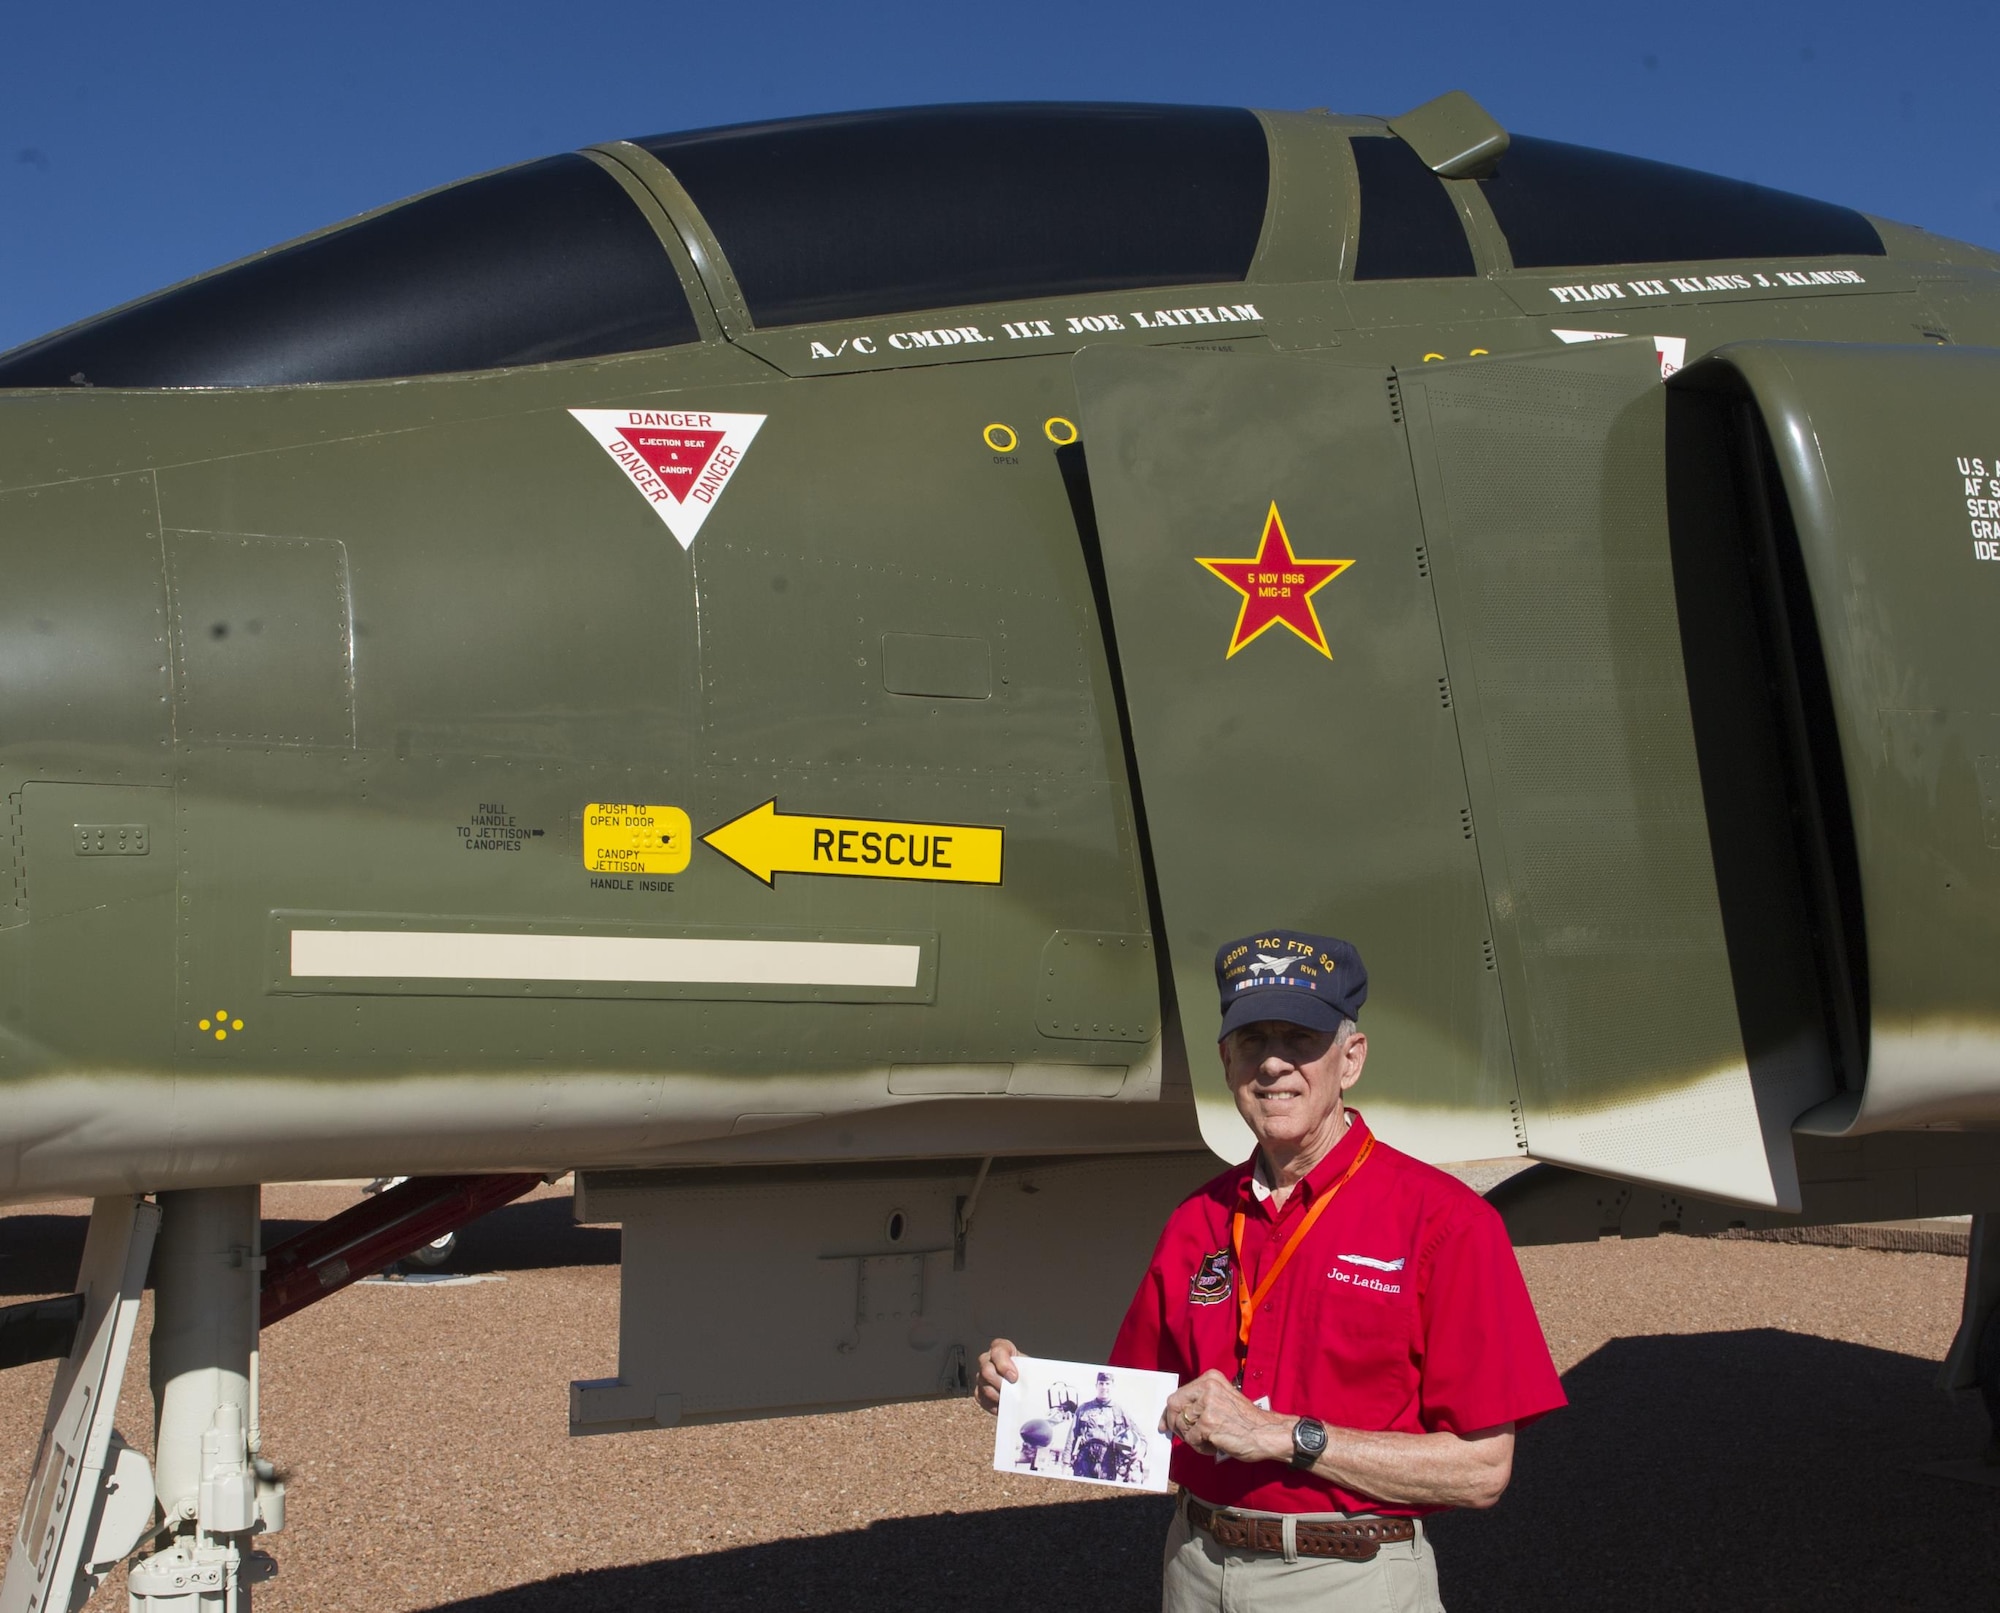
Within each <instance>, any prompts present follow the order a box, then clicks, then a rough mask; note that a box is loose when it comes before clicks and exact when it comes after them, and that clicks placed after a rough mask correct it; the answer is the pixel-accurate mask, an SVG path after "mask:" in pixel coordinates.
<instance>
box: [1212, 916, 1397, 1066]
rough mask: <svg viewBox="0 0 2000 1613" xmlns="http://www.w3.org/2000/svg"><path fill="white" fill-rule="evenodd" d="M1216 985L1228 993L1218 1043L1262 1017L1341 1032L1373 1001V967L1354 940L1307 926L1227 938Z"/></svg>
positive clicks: (1218, 954) (1219, 958)
mask: <svg viewBox="0 0 2000 1613" xmlns="http://www.w3.org/2000/svg"><path fill="white" fill-rule="evenodd" d="M1215 985H1216V989H1217V990H1218V991H1220V992H1221V993H1222V1029H1221V1030H1219V1031H1217V1032H1216V1033H1215V1039H1216V1040H1217V1041H1218V1042H1219V1041H1221V1040H1222V1038H1223V1037H1225V1036H1227V1035H1228V1034H1229V1033H1230V1032H1231V1031H1233V1030H1235V1029H1236V1027H1237V1026H1238V1025H1249V1024H1254V1023H1255V1022H1256V1021H1257V1020H1260V1019H1282V1020H1284V1021H1286V1022H1287V1023H1288V1024H1292V1025H1304V1026H1306V1027H1307V1028H1308V1029H1311V1030H1316V1031H1337V1030H1339V1029H1340V1022H1341V1021H1342V1020H1343V1019H1359V1018H1360V1017H1361V1005H1362V1004H1363V1003H1365V1002H1366V1001H1367V1000H1368V971H1367V969H1365V968H1364V967H1363V966H1362V963H1361V954H1360V953H1359V952H1356V951H1355V950H1354V943H1353V942H1351V941H1342V940H1340V939H1339V938H1338V937H1337V936H1331V935H1307V934H1306V933H1305V932H1304V931H1303V930H1260V931H1259V932H1258V933H1257V934H1255V935H1246V936H1244V937H1243V938H1242V939H1241V940H1238V941H1225V942H1224V943H1223V944H1222V946H1221V948H1220V949H1219V950H1218V951H1217V952H1216V954H1215Z"/></svg>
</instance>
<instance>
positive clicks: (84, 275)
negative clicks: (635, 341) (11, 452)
mask: <svg viewBox="0 0 2000 1613" xmlns="http://www.w3.org/2000/svg"><path fill="white" fill-rule="evenodd" d="M1997 47H2000V5H1996V4H1995V3H1994V0H1905V3H1903V4H1900V5H1891V4H1888V3H1886V0H1877V3H1874V4H1860V3H1855V0H1829V3H1826V4H1820V5H1805V4H1794V3H1783V4H1769V5H1760V4H1757V3H1755V0H1733V3H1727V4H1718V3H1716V0H1693V3H1688V0H1683V3H1679V4H1670V3H1665V0H1623V3H1605V0H1566V3H1562V4H1544V5H1536V6H1524V5H1518V4H1517V5H1516V6H1514V7H1511V8H1510V7H1505V6H1499V5H1493V4H1481V5H1472V4H1464V3H1461V0H1430V3H1423V4H1403V5H1396V4H1394V3H1393V0H1372V3H1370V4H1366V5H1357V4H1352V3H1347V0H1320V3H1318V4H1299V3H1291V0H1224V3H1220V4H1214V3H1211V4H1192V3H1186V0H1152V3H1146V4H1139V3H1132V0H1101V3H1099V4H1095V5H1079V4H1076V3H1075V0H1065V3H1058V4H1051V3H1046V0H1005V3H993V0H987V3H984V4H981V5H977V6H961V5H954V4H942V3H932V4H923V5H918V4H909V3H889V0H856V3H850V4H845V5H839V4H835V5H827V4H821V5H802V4H784V3H775V0H736V3H718V4H708V5H704V4H701V3H699V0H686V3H682V4H675V5H657V4H645V3H641V0H625V3H618V0H599V3H598V4H594V5H591V6H574V5H572V6H565V5H557V4H541V5H533V4H524V3H518V0H488V3H487V4H484V5H481V6H478V7H473V6H468V5H452V6H447V5H439V4H428V3H424V0H401V3H399V4H394V5H384V4H378V3H374V0H350V3H345V4H341V5H324V6H317V7H304V6H286V5H282V4H272V3H270V0H264V3H261V4H255V5H249V4H237V3H233V0H231V3H215V0H210V3H201V0H196V3H194V4H191V5H188V6H183V7H172V6H162V5H159V4H158V3H157V0H155V3H153V4H148V5H143V6H142V5H136V4H130V3H127V0H106V3H103V4H97V5H70V6H60V7H58V6H56V5H54V4H50V3H48V0H41V3H39V4H36V3H30V0H7V3H6V4H4V5H0V67H4V75H5V76H4V82H5V84H6V91H5V94H4V96H0V349H4V348H6V347H11V346H13V345H14V344H15V343H17V342H21V341H25V340H27V339H28V338H30V337H33V336H36V335H39V334H41V333H42V332H44V331H47V330H51V329H54V328H56V327H58V326H60V325H63V324H66V323H68V322H69V321H71V320H73V319H77V318H80V317H82V316H84V315H86V314H90V313H94V312H96V311H97V310H99V309H101V308H105V307H109V306H111V305H112V304H115V303H118V302H121V301H123V300H125V299H126V298H129V297H133V296H136V295H139V294H140V293H142V292H146V291H150V290H153V289H154V288H156V287H158V286H162V285H165V284H168V283H170V282H172V281H174V280H177V279H181V278H183V277H185V276H187V275H190V274H193V273H196V272H198V271H200V270H202V269H206V268H210V267H213V266H214V265H216V264H219V263H223V262H227V261H228V260H229V259H231V258H235V257H240V256H242V255H243V254H244V253H247V252H251V251H254V250H256V249H258V248H260V247H263V246H268V245H271V244H273V243H275V242H277V241H280V240H283V239H285V238H287V237H289V236H293V235H297V234H300V233H302V232H304V231H306V230H310V229H315V228H318V227H319V226H320V225H323V224H327V223H331V222H333V221H335V220H337V219H340V218H344V217H347V216H349V215H351V214H353V213H357V212H360V211H362V210H363V209H366V208H369V207H374V206H377V205H379V204H380V203H383V202H386V201H392V200H394V199H395V198H397V197H399V196H405V195H408V194H410V193H411V192H414V191H418V190H422V189H425V188H427V187H429V186H432V185H436V184H440V183H442V182H444V181H447V180H451V179H456V178H459V177H462V176H464V175H467V174H471V173H476V172H479V171H481V170H483V169H487V168H493V167H498V166H500V165H501V164H504V163H509V162H514V161H518V160H521V159H523V158H529V157H536V156H542V155H546V154H547V153H549V152H551V151H560V150H566V149H570V148H573V147H576V146H581V145H587V144H590V143H591V142H593V141H597V140H605V139H613V138H617V137H619V136H624V135H633V134H650V133H655V132H658V131H662V130H667V129H679V128H695V127H700V126H702V125H705V124H713V123H730V122H739V121H742V120H744V119H750V118H762V117H772V116H785V115H790V114H797V113H808V112H823V111H837V110H842V109H846V108H850V107H865V106H894V105H905V104H911V103H920V102H926V101H966V100H1002V99H1008V100H1011V99H1051V100H1062V99H1099V100H1156V101H1206V102H1218V103H1229V104H1239V105H1243V104H1247V105H1253V106H1269V107H1307V106H1328V107H1332V108H1334V109H1336V110H1340V111H1352V112H1379V113H1390V114H1393V113H1396V112H1400V111H1404V110H1407V109H1408V108H1409V107H1411V106H1414V105H1416V104H1417V103H1419V102H1421V101H1424V100H1427V99H1429V98H1430V97H1431V96H1433V95H1435V94H1438V93H1439V92H1441V91H1443V90H1446V89H1454V88H1458V89H1466V90H1470V91H1471V92H1472V93H1473V94H1474V95H1476V96H1478V97H1479V98H1480V99H1481V100H1482V101H1483V102H1485V104H1486V105H1487V106H1488V107H1489V108H1490V109H1491V110H1492V111H1493V112H1494V113H1495V114H1496V115H1497V116H1498V117H1499V118H1500V120H1501V121H1502V122H1503V123H1505V124H1506V125H1508V126H1509V127H1510V128H1515V129H1520V130H1523V131H1526V132H1529V133H1534V134H1542V135H1548V136H1552V137H1555V138H1557V139H1564V140H1575V141H1581V142H1583V143H1586V144H1592V145H1601V146H1606V147H1609V148H1612V149H1614V150H1619V151H1628V152H1635V153H1638V154H1640V155H1643V156H1649V157H1658V158H1662V159H1664V160H1667V161H1672V162H1680V163H1686V164H1689V165H1690V166H1693V167H1698V168H1708V169H1713V170H1715V171H1718V172H1722V173H1727V174H1732V175H1736V176H1738V177H1743V178H1749V179H1754V180H1756V181H1758V182H1760V183H1763V184H1770V185H1778V186H1782V187H1785V188H1787V189H1793V190H1798V191H1803V192H1805V193H1807V194H1810V195H1816V196H1823V197H1826V198H1828V199H1830V200H1835V201H1841V202H1846V203H1849V204H1851V205H1854V206H1857V207H1861V208H1863V209H1866V210H1867V211H1870V212H1874V213H1880V214H1884V215H1887V216H1889V217H1891V218H1897V219H1902V220H1905V221H1907V222H1910V223H1914V224H1920V225H1922V226H1923V227H1924V228H1926V229H1929V230H1934V231H1936V232H1938V233H1940V234H1945V235H1953V236H1957V237H1959V238H1960V239H1963V240H1969V241H1975V242H1978V243H1979V244H1981V245H1983V246H1992V247H2000V163H1996V158H2000V97H1996V96H1995V94H1994V90H1993V83H1994V78H1995V72H1996V65H2000V48H1997Z"/></svg>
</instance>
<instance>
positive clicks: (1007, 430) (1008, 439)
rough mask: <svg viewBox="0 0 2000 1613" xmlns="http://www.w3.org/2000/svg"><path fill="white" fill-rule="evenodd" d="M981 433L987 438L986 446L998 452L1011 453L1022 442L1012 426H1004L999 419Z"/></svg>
mask: <svg viewBox="0 0 2000 1613" xmlns="http://www.w3.org/2000/svg"><path fill="white" fill-rule="evenodd" d="M980 435H981V436H982V437H984V438H985V439H986V446H987V447H988V448H991V449H992V450H993V451H994V453H996V454H1011V453H1012V452H1013V451H1014V450H1015V449H1016V448H1017V447H1019V446H1020V443H1021V439H1020V438H1019V437H1017V436H1016V435H1015V434H1014V428H1013V427H1012V426H1003V425H1002V424H1000V422H999V421H997V420H996V421H994V422H993V424H992V425H990V426H988V427H987V428H986V429H985V430H984V431H982V432H981V433H980ZM1003 439H1004V440H1003Z"/></svg>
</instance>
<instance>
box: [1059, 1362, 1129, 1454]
mask: <svg viewBox="0 0 2000 1613" xmlns="http://www.w3.org/2000/svg"><path fill="white" fill-rule="evenodd" d="M1112 1382H1113V1380H1112V1376H1111V1374H1110V1373H1108V1372H1100V1373H1098V1375H1097V1398H1096V1399H1095V1400H1086V1401H1085V1402H1084V1403H1083V1404H1082V1405H1080V1406H1076V1407H1073V1408H1072V1413H1073V1415H1074V1417H1075V1419H1076V1420H1075V1421H1074V1422H1073V1423H1072V1424H1071V1425H1070V1435H1069V1470H1070V1472H1072V1473H1074V1474H1075V1475H1076V1476H1077V1477H1078V1478H1080V1479H1123V1478H1126V1477H1128V1476H1129V1474H1128V1472H1127V1469H1128V1468H1129V1467H1130V1465H1131V1461H1132V1456H1133V1453H1134V1452H1136V1451H1137V1450H1138V1448H1139V1436H1138V1432H1137V1431H1136V1430H1135V1429H1134V1428H1133V1427H1132V1419H1131V1418H1130V1417H1128V1416H1126V1415H1125V1408H1124V1407H1123V1406H1121V1405H1119V1404H1118V1403H1117V1402H1116V1401H1115V1400H1113V1399H1112V1398H1111V1385H1112Z"/></svg>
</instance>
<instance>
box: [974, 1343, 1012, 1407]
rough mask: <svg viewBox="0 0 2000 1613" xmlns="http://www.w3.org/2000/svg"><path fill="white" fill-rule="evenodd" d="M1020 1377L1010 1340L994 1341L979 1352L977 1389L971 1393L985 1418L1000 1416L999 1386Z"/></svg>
mask: <svg viewBox="0 0 2000 1613" xmlns="http://www.w3.org/2000/svg"><path fill="white" fill-rule="evenodd" d="M1020 1376H1021V1369H1020V1368H1019V1367H1017V1366H1015V1365H1014V1341H1013V1340H1012V1339H995V1340H994V1341H993V1343H992V1344H991V1345H990V1346H989V1347H988V1348H986V1349H984V1350H981V1351H980V1352H979V1387H978V1388H977V1389H976V1390H974V1391H973V1397H974V1398H975V1399H976V1400H978V1402H979V1404H980V1406H981V1407H982V1408H983V1409H984V1410H985V1412H986V1415H987V1416H989V1417H997V1416H998V1415H999V1414H1000V1385H1001V1384H1002V1383H1003V1382H1006V1383H1014V1382H1017V1381H1018V1380H1019V1379H1020Z"/></svg>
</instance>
